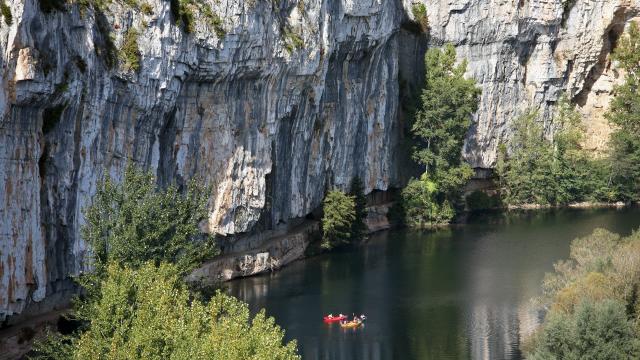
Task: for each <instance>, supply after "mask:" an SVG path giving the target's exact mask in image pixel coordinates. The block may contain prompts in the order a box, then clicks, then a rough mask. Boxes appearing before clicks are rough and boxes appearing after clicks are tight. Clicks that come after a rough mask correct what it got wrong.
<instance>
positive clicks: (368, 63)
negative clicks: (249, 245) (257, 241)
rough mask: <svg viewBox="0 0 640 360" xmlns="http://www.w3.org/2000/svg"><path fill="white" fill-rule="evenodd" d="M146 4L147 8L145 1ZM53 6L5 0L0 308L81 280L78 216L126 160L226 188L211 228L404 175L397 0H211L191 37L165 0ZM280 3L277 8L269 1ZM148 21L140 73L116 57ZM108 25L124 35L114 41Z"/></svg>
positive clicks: (166, 179) (8, 310)
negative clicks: (112, 52) (144, 6)
mask: <svg viewBox="0 0 640 360" xmlns="http://www.w3.org/2000/svg"><path fill="white" fill-rule="evenodd" d="M141 3H142V2H141ZM147 3H148V4H149V5H151V7H152V14H144V13H143V12H142V11H140V10H133V9H131V8H130V7H126V6H125V5H123V4H120V2H117V1H114V2H112V4H110V5H108V7H107V8H105V9H103V11H102V12H96V11H94V10H92V9H82V8H79V7H78V6H77V5H69V6H67V7H66V10H65V11H53V12H51V13H43V12H42V11H41V10H40V9H39V6H38V1H36V0H27V1H10V2H9V5H10V7H11V11H12V14H13V18H14V19H13V24H12V26H10V27H9V26H5V25H4V24H3V25H2V26H1V27H0V45H1V49H2V58H1V60H0V61H1V66H2V70H3V71H2V72H1V75H0V76H1V78H0V80H1V82H2V92H1V93H0V116H1V120H2V127H1V128H0V203H2V207H1V208H0V236H2V238H1V240H2V242H1V243H0V279H1V281H0V318H2V317H4V316H5V315H11V314H14V313H17V312H20V311H22V310H23V308H24V307H25V305H28V304H29V303H31V302H39V301H41V300H43V299H44V298H45V296H49V295H52V294H53V293H56V292H58V291H60V290H61V289H63V288H66V287H68V285H69V283H68V277H69V275H72V274H76V273H78V272H79V271H81V270H82V262H81V260H82V259H83V257H85V256H86V253H87V247H86V244H85V243H84V242H83V241H82V239H81V238H80V236H79V228H80V227H81V225H82V223H83V219H82V209H83V208H85V207H86V206H87V205H88V204H89V200H90V198H91V195H92V194H93V193H94V192H95V188H96V183H97V181H98V180H99V179H100V178H102V177H103V176H104V175H107V174H109V175H111V176H112V177H114V178H116V179H120V178H121V176H122V173H123V170H124V168H125V166H126V164H127V163H128V162H130V161H133V162H135V163H136V164H138V165H139V166H142V167H145V168H148V169H151V170H152V171H153V172H154V173H155V174H156V175H157V178H158V181H159V183H160V184H161V185H164V184H168V183H172V182H176V183H178V184H183V183H184V182H185V181H187V180H188V179H191V178H193V177H195V176H198V177H200V178H201V179H203V180H204V181H205V182H206V183H207V184H208V185H211V186H212V188H213V193H212V196H211V198H210V202H209V205H210V217H209V221H208V230H209V231H211V232H216V233H219V234H225V235H228V234H238V233H244V232H250V231H252V229H255V228H256V224H257V223H258V222H259V226H258V227H259V228H260V229H270V228H273V227H275V226H276V225H278V224H281V223H286V222H288V221H289V220H290V219H293V218H299V217H304V216H305V215H307V214H309V213H311V212H312V210H313V209H315V208H317V207H318V206H319V205H320V204H321V201H322V198H323V195H324V193H325V190H326V189H328V188H331V187H334V186H337V187H340V188H344V189H346V188H347V187H348V184H349V182H350V181H351V179H352V178H353V177H354V176H359V177H360V178H362V179H363V181H364V183H365V187H366V190H367V192H369V191H371V190H372V189H379V190H385V189H387V188H388V187H390V186H397V185H399V183H398V177H397V174H396V169H395V167H394V158H395V157H396V152H397V149H396V144H397V143H398V141H397V136H398V135H399V134H400V133H401V129H400V127H399V126H398V125H397V123H398V122H397V111H398V91H399V90H398V72H399V69H398V67H399V65H398V58H399V56H398V52H399V49H398V48H399V46H398V37H399V35H398V30H399V24H400V23H401V20H402V19H403V18H404V17H405V16H406V15H405V14H404V9H403V8H402V4H400V3H397V2H394V1H383V0H374V1H367V2H362V1H347V0H344V1H304V3H303V2H302V1H301V2H300V3H298V2H297V1H278V2H271V1H246V2H245V1H237V0H234V1H204V3H206V4H207V6H210V8H211V10H212V11H213V13H214V14H216V15H217V16H219V17H220V19H222V28H223V31H216V30H215V29H214V26H213V25H210V24H211V23H212V22H211V19H210V18H206V16H205V15H204V11H194V14H195V16H196V20H195V22H194V23H193V24H192V25H193V31H192V33H191V34H186V33H185V32H184V31H182V30H181V29H180V28H179V27H177V26H176V25H175V21H174V19H173V18H172V13H171V9H170V2H169V1H161V0H150V1H147ZM273 4H278V5H273ZM130 28H135V29H137V30H138V31H139V33H140V35H139V37H138V45H139V51H140V55H141V56H140V69H139V71H137V72H134V71H127V70H126V69H125V68H124V66H123V65H122V64H123V63H124V62H123V61H120V65H116V66H115V67H113V68H109V67H108V64H107V61H106V59H107V57H108V56H107V55H108V53H109V49H108V44H107V41H106V39H107V38H108V36H113V42H114V45H115V47H116V48H121V47H122V44H123V41H124V36H125V34H126V33H127V31H128V30H129V29H130ZM109 34H111V35H109Z"/></svg>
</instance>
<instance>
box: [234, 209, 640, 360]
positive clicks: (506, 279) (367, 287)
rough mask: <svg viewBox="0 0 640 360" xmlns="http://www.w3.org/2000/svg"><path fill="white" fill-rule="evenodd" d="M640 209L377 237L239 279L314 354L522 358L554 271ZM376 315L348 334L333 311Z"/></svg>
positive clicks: (476, 222) (537, 216)
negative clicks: (579, 243) (538, 300)
mask: <svg viewBox="0 0 640 360" xmlns="http://www.w3.org/2000/svg"><path fill="white" fill-rule="evenodd" d="M639 215H640V211H638V210H637V209H625V210H563V211H554V212H544V213H540V212H537V213H527V214H515V215H514V214H511V215H494V216H484V217H482V218H476V219H473V220H472V221H471V223H470V224H468V225H465V226H461V227H458V228H454V229H450V230H442V231H438V232H432V233H428V232H414V231H390V232H383V233H379V234H375V235H374V236H372V237H371V239H370V241H369V242H368V243H367V244H366V245H364V246H362V247H359V248H357V249H353V250H348V251H342V252H337V253H331V254H326V255H322V256H319V257H315V258H311V259H308V260H305V261H299V262H296V263H294V264H291V265H290V266H288V267H286V268H284V269H283V270H282V271H279V272H276V273H273V274H268V275H264V276H257V277H252V278H246V279H242V280H238V281H233V282H231V283H229V291H230V293H231V294H233V295H235V296H237V297H239V298H241V299H243V300H245V301H247V302H248V303H249V304H250V306H251V309H252V310H254V311H257V310H258V309H260V308H265V309H266V311H267V313H268V314H269V315H271V316H274V317H275V318H276V320H277V322H278V324H280V325H281V326H282V327H283V328H284V329H285V330H286V335H287V339H294V338H295V339H297V340H298V346H299V349H300V353H301V354H302V355H303V358H304V359H312V360H313V359H469V358H470V359H520V358H521V353H520V351H519V344H520V339H521V335H522V334H525V333H527V332H528V331H531V329H533V328H534V327H535V326H536V324H537V323H538V322H539V317H540V314H538V313H536V312H535V311H533V309H532V307H531V306H530V301H529V299H530V298H532V297H535V296H537V295H539V293H540V283H541V281H542V278H543V276H544V273H545V272H548V271H551V270H553V263H554V262H555V261H557V260H559V259H563V258H566V257H567V256H568V255H569V243H570V242H571V240H572V239H573V238H575V237H577V236H584V235H586V234H588V233H590V232H591V231H592V230H593V229H594V228H596V227H603V228H606V229H609V230H611V231H615V232H620V233H624V234H628V233H630V232H631V230H632V229H636V228H637V227H638V226H639V225H640V216H639ZM339 312H342V313H348V314H351V313H353V312H356V313H365V314H366V315H367V316H368V318H369V319H368V321H367V323H366V326H365V327H364V328H361V329H357V330H343V329H341V328H340V327H339V326H338V325H335V324H334V325H327V324H324V323H323V322H322V316H323V314H328V313H334V314H337V313H339Z"/></svg>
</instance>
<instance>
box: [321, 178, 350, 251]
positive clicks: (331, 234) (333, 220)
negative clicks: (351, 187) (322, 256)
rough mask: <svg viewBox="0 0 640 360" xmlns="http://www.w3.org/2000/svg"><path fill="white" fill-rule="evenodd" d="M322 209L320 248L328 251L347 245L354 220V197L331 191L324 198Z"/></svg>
mask: <svg viewBox="0 0 640 360" xmlns="http://www.w3.org/2000/svg"><path fill="white" fill-rule="evenodd" d="M322 209H323V213H324V214H323V216H322V243H321V247H322V248H323V249H326V250H330V249H332V248H334V247H336V246H339V245H344V244H347V243H349V241H350V240H351V239H352V236H353V234H352V229H353V224H354V222H355V220H356V203H355V197H354V196H350V195H347V194H345V193H343V192H342V191H340V190H331V191H329V193H327V195H326V196H325V198H324V202H323V204H322Z"/></svg>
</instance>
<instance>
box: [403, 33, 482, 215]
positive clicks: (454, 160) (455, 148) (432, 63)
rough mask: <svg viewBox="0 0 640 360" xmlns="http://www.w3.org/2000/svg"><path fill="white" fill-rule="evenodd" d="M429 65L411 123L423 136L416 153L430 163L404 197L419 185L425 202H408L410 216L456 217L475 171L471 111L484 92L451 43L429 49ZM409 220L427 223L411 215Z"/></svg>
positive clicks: (418, 140) (412, 183) (419, 137)
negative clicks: (469, 151)
mask: <svg viewBox="0 0 640 360" xmlns="http://www.w3.org/2000/svg"><path fill="white" fill-rule="evenodd" d="M425 68H426V74H425V85H424V88H423V90H422V95H421V97H420V99H421V108H420V110H419V111H418V112H417V114H416V117H415V121H414V123H413V125H412V127H411V132H412V133H413V135H414V136H415V138H416V141H417V146H416V148H415V149H414V153H413V157H414V159H415V160H416V161H417V162H419V163H420V164H422V165H424V166H425V175H423V176H422V177H421V178H420V179H418V180H415V179H414V180H412V181H411V182H410V186H408V188H409V190H407V191H406V192H407V193H406V194H405V196H403V198H404V199H408V197H409V196H410V195H411V194H410V193H411V192H415V191H418V190H419V191H420V193H421V194H422V195H423V196H422V197H421V198H422V199H423V200H425V201H423V202H416V201H411V205H408V204H405V210H406V215H407V216H411V214H415V213H418V212H421V213H423V214H431V215H430V216H431V218H430V219H428V221H426V223H428V224H433V223H440V222H448V221H449V220H451V218H452V217H453V214H454V212H453V211H450V209H451V208H452V207H455V206H456V204H457V203H458V202H459V198H460V195H461V193H460V189H461V187H462V186H463V185H464V184H465V183H466V182H467V181H468V180H469V179H470V178H471V176H472V175H473V170H472V169H471V167H470V166H469V164H467V163H465V162H464V161H463V159H462V154H461V152H462V146H463V144H464V139H465V136H466V134H467V131H468V130H469V126H470V125H471V116H472V115H473V113H474V112H475V111H476V110H477V109H478V98H479V96H480V93H481V91H480V89H479V88H478V87H477V86H476V82H475V80H473V79H466V78H465V77H464V73H465V71H466V69H467V63H466V61H462V62H461V63H460V64H458V65H456V51H455V48H454V47H453V45H451V44H447V45H445V46H444V48H443V49H429V51H427V54H426V55H425ZM417 182H422V184H417ZM431 183H434V184H435V186H433V185H432V184H431ZM427 199H428V202H427V201H426V200H427ZM410 206H424V207H428V208H430V210H427V211H426V212H425V211H421V210H419V209H410V208H409V207H410ZM438 209H440V210H442V211H443V212H442V213H441V214H436V213H435V212H434V210H438ZM407 223H414V224H416V223H424V222H423V221H422V220H419V221H413V220H411V219H408V220H407Z"/></svg>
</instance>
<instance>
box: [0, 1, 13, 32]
mask: <svg viewBox="0 0 640 360" xmlns="http://www.w3.org/2000/svg"><path fill="white" fill-rule="evenodd" d="M0 15H2V17H3V18H4V23H5V24H7V26H11V24H13V15H12V14H11V8H9V6H8V5H7V4H5V2H4V1H0Z"/></svg>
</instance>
